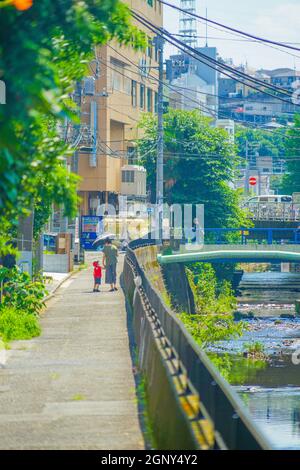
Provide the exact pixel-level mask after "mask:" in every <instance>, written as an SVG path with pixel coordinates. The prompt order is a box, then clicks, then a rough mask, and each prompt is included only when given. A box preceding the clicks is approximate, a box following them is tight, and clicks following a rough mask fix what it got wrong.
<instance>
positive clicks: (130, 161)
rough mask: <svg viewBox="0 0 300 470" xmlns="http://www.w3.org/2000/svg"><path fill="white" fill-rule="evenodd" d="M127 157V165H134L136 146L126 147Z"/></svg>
mask: <svg viewBox="0 0 300 470" xmlns="http://www.w3.org/2000/svg"><path fill="white" fill-rule="evenodd" d="M127 159H128V165H134V164H135V163H136V160H137V149H136V147H127Z"/></svg>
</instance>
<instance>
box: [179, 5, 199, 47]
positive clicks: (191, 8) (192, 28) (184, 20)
mask: <svg viewBox="0 0 300 470" xmlns="http://www.w3.org/2000/svg"><path fill="white" fill-rule="evenodd" d="M180 8H182V9H183V10H185V11H186V12H188V13H196V0H180ZM179 34H181V35H182V36H183V38H182V40H183V42H185V43H186V44H187V45H188V46H190V47H197V45H198V41H197V22H196V18H193V17H192V16H190V15H188V14H187V13H184V12H181V14H180V19H179Z"/></svg>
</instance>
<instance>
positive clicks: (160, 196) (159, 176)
mask: <svg viewBox="0 0 300 470" xmlns="http://www.w3.org/2000/svg"><path fill="white" fill-rule="evenodd" d="M155 41H156V47H157V50H158V63H159V68H158V70H159V85H158V103H157V119H158V123H157V162H156V211H157V223H158V230H159V237H158V244H160V243H161V242H162V231H163V204H164V83H163V80H164V40H163V38H162V37H161V36H156V38H155Z"/></svg>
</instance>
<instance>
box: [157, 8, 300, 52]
mask: <svg viewBox="0 0 300 470" xmlns="http://www.w3.org/2000/svg"><path fill="white" fill-rule="evenodd" d="M158 1H159V2H160V3H162V4H163V5H166V6H168V7H170V8H173V9H174V10H178V11H180V12H182V13H184V14H186V15H189V16H193V17H194V18H198V19H201V20H202V21H205V22H207V23H211V24H214V25H216V26H221V27H222V28H224V29H227V30H229V31H232V32H234V33H238V34H240V35H243V36H246V37H249V38H251V39H255V40H257V41H260V42H264V43H267V44H274V45H276V46H280V47H284V48H286V49H291V50H294V51H299V52H300V48H299V47H295V46H290V45H288V44H286V43H282V42H278V41H272V40H271V39H266V38H262V37H259V36H256V35H254V34H250V33H247V32H245V31H242V30H239V29H236V28H233V27H231V26H227V25H225V24H222V23H219V22H217V21H214V20H210V19H208V18H205V17H204V16H201V15H197V13H193V12H191V11H189V10H184V9H182V8H180V7H178V6H176V5H172V4H171V3H169V2H166V1H165V0H158Z"/></svg>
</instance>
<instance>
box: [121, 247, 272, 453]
mask: <svg viewBox="0 0 300 470" xmlns="http://www.w3.org/2000/svg"><path fill="white" fill-rule="evenodd" d="M149 244H153V243H152V242H151V241H149V240H148V241H146V240H139V241H135V242H132V243H131V244H130V245H129V247H128V250H127V254H126V258H125V267H124V278H125V279H124V283H125V289H126V291H127V294H128V295H129V297H131V300H132V305H133V309H135V308H136V309H137V310H138V312H136V313H137V314H138V315H139V316H140V318H139V319H138V320H137V325H138V326H137V328H138V334H139V335H141V334H142V330H141V328H142V329H143V328H144V326H142V327H141V325H145V322H146V321H147V318H148V320H149V321H150V322H152V323H153V325H154V327H155V334H154V337H155V338H156V339H160V340H161V345H160V347H159V350H160V353H161V356H162V357H163V358H164V360H165V361H167V360H173V363H172V364H173V366H172V367H171V369H170V368H169V369H168V370H169V374H171V376H172V379H173V380H174V379H176V378H177V379H178V378H181V383H185V384H186V385H185V391H184V396H185V399H186V400H189V397H190V398H191V401H192V402H195V400H196V402H197V401H198V402H199V407H198V413H196V414H195V412H194V413H193V416H192V418H191V416H190V417H189V420H188V427H189V430H190V433H191V435H192V434H193V435H194V439H192V440H190V441H189V442H195V443H196V444H195V446H194V447H192V448H216V449H217V448H219V449H234V450H239V449H243V450H252V449H253V450H254V449H271V448H272V447H271V444H270V442H269V441H268V439H267V437H266V436H265V435H264V434H263V433H262V432H261V431H260V430H259V428H258V427H257V425H256V424H255V423H254V421H253V420H252V418H251V417H250V415H249V413H248V412H247V410H246V408H245V406H244V404H243V403H242V401H241V399H240V398H239V397H238V395H237V394H236V393H235V391H234V390H233V389H232V387H231V386H230V385H229V384H228V383H227V382H226V381H225V380H224V379H223V378H222V376H221V375H220V373H219V372H218V370H217V369H216V368H215V366H214V365H213V364H212V362H211V361H210V360H209V358H208V356H207V355H206V354H205V352H204V351H203V350H202V349H201V348H200V347H199V346H198V344H197V343H196V342H195V341H194V339H193V338H192V336H191V335H190V334H189V333H188V332H187V330H186V329H185V327H184V325H183V324H182V322H181V321H180V320H179V318H178V317H177V316H176V314H175V313H174V312H173V311H172V310H171V309H170V308H169V307H168V306H167V305H166V304H165V303H164V302H163V300H162V298H161V295H160V293H159V292H157V291H156V290H155V289H154V287H153V285H152V284H151V282H150V280H149V279H148V276H147V273H146V272H144V270H143V269H142V267H141V266H140V264H139V261H138V257H137V256H136V250H137V249H139V248H141V247H144V249H147V248H146V246H147V245H149ZM134 279H135V280H136V279H140V280H141V282H140V283H139V282H137V281H136V282H135V281H134ZM141 305H142V306H143V309H144V312H145V311H147V312H148V313H145V316H144V314H143V313H141V310H140V308H141V307H140V306H141ZM148 342H149V337H148V336H147V338H146V339H145V338H144V339H143V338H141V337H139V338H138V341H137V343H138V345H139V349H140V351H142V357H143V354H144V353H145V348H147V345H148ZM162 345H163V346H162ZM170 370H171V372H170ZM182 377H185V380H183V379H182ZM149 379H150V385H149V389H148V392H149V394H150V398H151V393H155V390H153V389H152V390H151V383H155V370H153V368H152V369H151V378H149ZM175 390H176V387H175ZM173 391H174V388H173ZM180 393H181V396H182V393H183V392H182V389H181V392H180ZM195 397H196V398H195ZM180 403H181V402H180V400H179V401H177V406H180ZM156 406H158V405H157V404H156ZM166 406H168V403H166ZM169 406H171V405H169ZM184 409H185V410H186V409H187V407H186V406H185V408H184ZM174 413H175V411H174ZM162 414H163V413H162ZM196 415H197V416H196ZM156 419H158V420H159V419H160V417H159V416H158V417H157V415H156ZM203 420H204V422H206V424H207V423H212V427H213V436H214V438H213V444H212V443H211V442H210V443H209V439H208V440H207V439H204V437H205V432H204V433H203V432H202V431H203V428H205V426H203V425H202V426H201V423H202V422H203ZM154 421H155V417H154ZM162 421H163V423H164V425H165V427H164V426H163V423H156V429H159V427H160V425H161V428H164V429H163V431H164V433H165V434H167V433H169V434H170V436H171V435H173V434H174V430H173V429H168V426H167V425H166V421H165V420H163V419H162ZM196 423H198V424H199V428H197V429H198V431H197V432H196V433H195V425H196ZM154 424H155V423H154ZM206 429H207V426H206ZM201 430H202V431H201ZM175 431H176V433H177V434H178V436H180V433H181V432H183V431H182V430H181V429H176V430H175ZM161 432H162V431H161ZM195 436H196V437H195ZM197 436H198V438H197ZM170 439H171V438H170ZM176 442H177V444H176V445H177V447H176V448H180V443H179V444H178V441H176ZM203 442H204V443H205V445H204V446H203ZM168 444H169V446H170V445H171V446H172V445H173V444H172V441H171V442H170V440H169V441H168ZM169 448H175V447H169ZM181 448H185V449H187V448H188V447H181Z"/></svg>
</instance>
